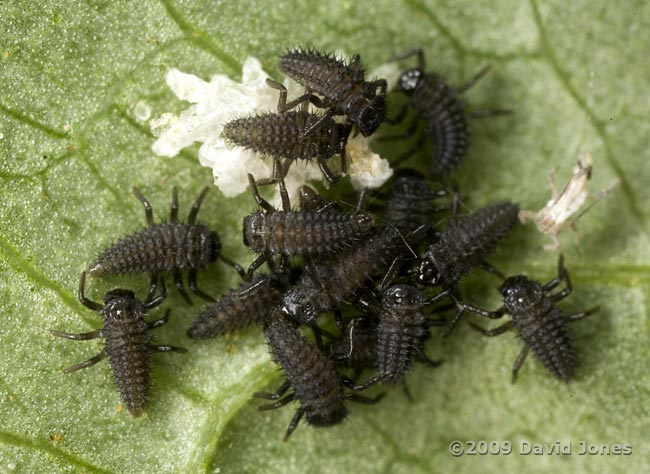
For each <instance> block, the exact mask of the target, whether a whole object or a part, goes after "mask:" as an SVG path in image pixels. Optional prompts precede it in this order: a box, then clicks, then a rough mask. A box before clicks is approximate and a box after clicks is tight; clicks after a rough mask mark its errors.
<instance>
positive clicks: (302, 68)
mask: <svg viewBox="0 0 650 474" xmlns="http://www.w3.org/2000/svg"><path fill="white" fill-rule="evenodd" d="M280 71H282V72H283V73H284V74H286V75H287V76H289V77H291V78H292V79H294V80H295V81H297V82H299V83H300V84H302V85H303V86H305V88H306V89H307V90H308V91H310V93H308V94H306V95H305V96H303V97H301V98H299V99H296V100H295V101H294V103H295V102H300V101H301V100H306V99H307V98H309V99H310V100H311V101H312V102H313V103H314V104H315V105H317V106H318V107H324V108H328V111H327V113H326V114H325V115H324V116H323V118H322V119H321V120H326V119H325V117H329V116H331V115H346V116H347V118H348V120H349V121H350V122H351V123H353V124H355V125H356V126H357V127H358V129H359V131H360V132H361V134H362V135H363V136H364V137H367V136H369V135H372V134H373V133H374V132H375V130H377V128H378V127H379V125H380V124H381V123H382V122H383V120H384V118H385V117H386V99H385V96H386V87H387V85H386V81H385V80H384V79H377V80H375V81H372V82H366V81H365V72H364V70H363V68H362V67H361V58H360V57H359V55H358V54H355V55H354V56H353V57H352V59H351V60H350V62H349V63H348V64H346V63H345V61H343V60H342V59H339V58H337V57H336V56H334V55H330V54H325V53H322V52H319V51H315V50H309V49H307V50H305V49H302V48H296V49H294V50H292V51H288V52H287V53H285V54H284V55H283V56H282V57H281V58H280ZM311 92H315V93H316V94H320V95H321V96H322V97H323V98H324V101H323V102H321V101H320V100H318V99H317V98H316V97H314V96H312V95H311ZM317 127H318V125H312V126H311V127H310V129H309V130H307V132H306V133H311V132H312V131H314V130H315V129H316V128H317Z"/></svg>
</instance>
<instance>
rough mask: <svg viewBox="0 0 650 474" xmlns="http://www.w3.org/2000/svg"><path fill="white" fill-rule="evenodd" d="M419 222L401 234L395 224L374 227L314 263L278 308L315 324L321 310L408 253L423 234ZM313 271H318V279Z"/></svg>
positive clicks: (330, 307) (328, 308)
mask: <svg viewBox="0 0 650 474" xmlns="http://www.w3.org/2000/svg"><path fill="white" fill-rule="evenodd" d="M426 232H427V227H426V226H422V227H419V228H418V229H416V230H415V231H414V232H411V233H410V234H408V235H406V236H404V235H402V233H401V232H399V230H398V229H396V228H395V227H394V226H391V225H388V226H383V227H380V228H379V229H376V230H375V232H373V233H371V234H370V235H369V236H368V237H367V238H366V240H365V241H364V242H363V243H362V244H361V245H359V246H357V247H355V248H353V249H352V250H350V251H349V252H347V253H344V254H341V255H339V256H337V257H336V258H335V259H332V260H329V261H325V262H323V263H322V264H316V265H315V269H314V271H313V272H308V273H305V274H303V276H302V277H301V278H300V279H299V280H298V282H297V283H296V285H294V286H293V287H292V288H290V289H289V290H288V291H287V292H286V293H285V294H284V297H283V303H282V306H281V311H282V313H283V314H285V315H287V316H288V317H290V318H292V319H293V320H295V321H296V322H298V323H300V324H303V325H314V324H315V321H316V318H317V317H318V315H319V314H321V313H327V312H329V311H332V310H334V309H336V308H337V307H338V306H339V305H340V304H342V303H343V302H344V301H346V300H347V299H348V298H351V297H353V296H354V295H355V294H356V293H357V291H358V290H359V289H360V288H361V287H362V286H363V284H364V283H365V282H366V281H368V280H370V279H371V278H372V277H375V276H378V275H381V274H386V273H391V269H392V268H394V267H395V266H396V264H397V263H399V261H400V260H401V259H402V258H405V257H408V256H409V255H410V252H412V250H411V246H413V245H416V244H417V243H418V242H419V241H420V240H421V239H422V238H423V237H424V236H425V234H426ZM312 274H315V275H317V277H318V281H315V278H314V277H313V276H312Z"/></svg>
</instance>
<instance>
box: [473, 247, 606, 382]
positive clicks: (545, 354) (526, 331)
mask: <svg viewBox="0 0 650 474" xmlns="http://www.w3.org/2000/svg"><path fill="white" fill-rule="evenodd" d="M562 282H564V285H565V286H564V289H562V290H561V291H559V292H557V293H551V292H552V291H553V290H554V289H555V288H557V286H558V285H559V284H560V283H562ZM499 291H500V292H501V294H502V295H503V306H502V307H501V308H499V309H497V310H496V311H486V310H484V309H481V308H477V307H475V306H472V305H469V304H464V303H463V304H462V307H463V309H464V310H468V311H471V312H474V313H477V314H479V315H481V316H484V317H486V318H490V319H497V318H500V317H502V316H503V315H504V314H505V313H508V314H510V315H511V316H512V319H511V320H510V321H508V322H507V323H505V324H503V325H501V326H498V327H496V328H494V329H490V330H486V329H483V328H481V327H480V326H477V325H475V324H472V327H474V328H475V329H476V330H477V331H479V332H481V333H483V334H484V335H486V336H497V335H499V334H503V333H504V332H506V331H509V330H510V329H512V328H515V329H516V330H517V331H518V333H519V337H521V339H522V341H523V342H524V347H523V349H522V350H521V352H520V354H519V356H518V357H517V360H516V361H515V365H514V367H513V369H512V382H513V383H514V382H515V380H516V378H517V372H518V371H519V369H520V368H521V366H522V365H523V363H524V361H525V360H526V356H527V355H528V352H529V351H530V350H531V349H532V350H533V352H534V353H535V355H536V356H537V358H538V359H539V360H540V361H541V362H542V364H544V366H545V367H546V368H547V369H548V370H549V371H550V372H551V373H552V374H553V375H554V376H555V377H557V378H558V379H560V380H563V381H565V382H567V381H569V379H571V378H572V377H573V371H574V365H575V360H574V355H573V348H572V346H571V341H570V339H569V333H568V331H567V328H566V326H565V322H571V321H577V320H578V319H582V318H585V317H587V316H589V315H591V314H593V313H595V312H596V311H598V307H594V308H590V309H588V310H585V311H580V312H577V313H573V314H570V315H563V314H562V312H561V311H560V310H559V309H557V308H556V307H555V303H556V302H557V301H559V300H561V299H564V298H566V297H567V296H569V295H570V294H571V291H572V286H571V280H570V278H569V273H568V272H567V270H566V269H565V268H564V259H563V257H562V255H560V258H559V260H558V272H557V276H556V277H555V278H553V279H552V280H551V281H549V282H548V283H546V284H544V285H542V284H540V283H538V282H536V281H533V280H531V279H530V278H528V277H526V276H525V275H517V276H514V277H509V278H506V280H505V281H504V282H503V284H502V285H501V286H500V287H499Z"/></svg>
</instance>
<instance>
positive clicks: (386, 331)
mask: <svg viewBox="0 0 650 474" xmlns="http://www.w3.org/2000/svg"><path fill="white" fill-rule="evenodd" d="M411 56H415V57H416V58H417V62H418V64H417V67H415V68H412V69H407V70H405V71H404V72H403V73H402V74H401V76H400V79H399V83H398V87H397V91H396V94H400V93H401V94H404V95H405V96H406V98H407V101H406V103H405V105H404V107H403V109H402V110H400V111H397V112H396V113H395V114H394V115H393V117H392V118H391V117H390V114H388V113H387V112H389V110H388V108H387V101H386V93H387V84H386V81H385V80H383V79H377V80H372V81H366V79H365V73H364V69H363V68H362V67H361V61H360V58H359V56H358V55H355V56H354V57H353V58H352V59H351V60H350V61H349V62H346V61H344V60H342V59H339V58H337V57H335V56H333V55H330V54H324V53H322V52H319V51H314V50H304V49H300V48H298V49H295V50H291V51H289V52H287V53H286V54H284V55H283V56H282V57H281V60H280V66H279V68H280V70H281V71H282V72H283V73H284V74H286V75H287V76H289V77H291V78H292V79H294V80H296V81H297V82H299V83H300V84H302V85H303V86H304V87H305V93H304V94H303V95H302V96H300V97H298V98H296V99H294V100H291V101H290V102H287V91H286V89H285V88H284V87H283V86H282V85H280V84H279V83H278V82H275V81H271V80H269V81H268V84H269V86H270V87H272V88H274V89H277V90H278V94H279V99H278V106H277V111H275V112H268V113H263V114H258V115H255V116H250V117H242V118H238V119H236V120H233V121H231V122H229V123H228V124H227V125H226V126H225V127H224V131H223V133H224V136H225V137H226V139H227V140H229V141H231V142H232V143H233V144H235V145H238V146H242V147H245V148H248V149H251V150H253V151H256V152H259V153H260V154H261V155H264V156H268V157H270V158H271V159H272V160H273V163H274V166H273V173H272V175H271V176H268V177H263V178H261V179H257V178H256V177H254V176H252V175H250V174H249V175H248V180H249V186H250V191H251V194H252V196H253V199H254V201H255V202H256V204H257V205H258V206H259V209H258V210H257V211H255V212H253V213H251V214H249V215H247V216H244V218H243V241H244V244H245V245H246V246H248V247H249V248H250V249H251V250H253V251H254V252H255V253H256V254H257V258H255V259H254V261H253V262H252V263H251V264H250V266H249V267H248V269H246V270H245V269H244V268H242V267H241V266H240V265H238V264H237V263H235V262H233V261H231V260H230V259H228V258H226V257H224V256H223V255H221V252H220V250H221V245H220V241H219V237H218V236H217V233H216V232H214V231H213V230H211V229H209V228H208V227H207V226H205V225H202V224H197V223H196V217H197V213H198V211H199V208H200V206H201V203H202V201H203V199H204V197H205V195H206V192H207V188H206V189H204V190H203V191H202V192H201V194H200V196H199V198H198V199H197V200H196V202H195V203H194V205H193V206H192V208H191V211H190V213H189V217H188V219H187V223H182V222H179V220H178V196H177V192H176V189H174V191H173V199H172V206H171V218H170V222H169V223H160V224H154V222H153V212H152V207H151V205H150V204H149V202H148V201H147V200H146V199H145V198H144V197H143V196H142V194H141V193H140V192H139V191H138V190H137V189H134V194H135V196H136V197H137V198H138V199H139V200H140V202H141V203H142V205H143V206H144V208H145V214H146V220H147V227H145V228H144V229H143V230H141V231H140V232H137V233H134V234H132V235H130V236H128V237H125V238H123V239H122V240H120V241H119V242H117V243H116V244H115V245H113V246H111V247H109V248H107V249H106V250H104V252H103V253H101V254H100V255H99V256H98V257H97V258H96V259H95V261H94V262H93V263H91V265H90V266H89V268H88V270H87V273H88V274H89V275H91V276H93V277H100V276H104V275H117V274H123V273H130V272H148V273H150V274H151V287H150V290H149V294H148V295H147V297H146V299H145V300H144V302H140V301H139V300H138V299H137V298H136V297H135V295H134V294H133V292H131V291H129V290H124V289H116V290H113V291H110V292H108V293H107V294H106V295H105V297H104V303H103V304H100V303H96V302H93V301H90V300H88V299H87V298H86V297H85V296H84V285H85V277H86V272H84V273H82V274H81V281H80V285H79V299H80V301H81V302H82V303H83V304H84V305H86V306H87V307H89V308H90V309H92V310H94V311H100V312H101V313H102V315H103V318H104V327H103V328H102V329H100V330H96V331H91V332H88V333H83V334H71V333H64V332H60V331H52V334H54V335H56V336H62V337H67V338H69V339H73V340H85V339H91V338H97V337H103V338H104V339H105V348H104V349H103V350H102V352H101V353H99V354H98V355H96V356H94V357H92V358H91V359H89V360H87V361H85V362H82V363H80V364H77V365H74V366H72V367H70V368H69V369H66V372H73V371H75V370H78V369H81V368H85V367H88V366H90V365H93V364H95V363H96V362H98V361H100V360H102V359H103V358H104V357H106V356H108V358H109V362H110V364H111V367H112V370H113V374H114V377H115V380H116V383H117V386H118V388H119V390H120V393H121V395H122V399H123V401H124V403H125V404H126V406H127V408H128V409H129V411H130V412H131V413H132V414H133V415H134V416H139V415H141V414H142V413H143V411H144V408H145V404H146V402H147V399H148V396H149V394H148V389H149V367H150V361H149V359H150V355H151V353H152V352H168V351H176V352H182V351H184V349H181V348H177V347H174V346H167V345H162V346H158V345H154V344H152V343H151V337H150V336H149V334H148V331H149V330H150V329H153V328H156V327H159V326H161V325H163V324H164V323H165V322H166V321H167V319H168V317H169V310H168V311H167V312H166V313H165V315H164V317H163V318H162V319H159V320H155V321H151V322H149V321H147V320H145V315H146V313H147V312H148V311H149V310H151V309H153V308H155V307H156V306H158V305H159V304H161V303H162V301H163V299H164V298H165V296H166V287H165V279H164V275H165V274H172V275H173V279H174V282H175V285H176V287H177V289H178V291H179V292H180V293H181V295H182V296H183V297H184V298H185V300H187V302H188V303H190V304H191V299H190V296H189V294H188V293H187V292H186V291H185V289H184V285H183V273H184V272H186V271H187V272H188V273H189V287H190V290H191V291H192V292H193V293H194V294H196V295H197V296H199V297H201V298H203V299H205V300H207V301H209V304H208V305H206V306H205V307H204V308H203V309H202V310H201V312H200V314H199V315H198V317H197V318H196V319H195V320H194V321H193V322H192V323H191V325H190V327H189V329H188V330H187V336H188V337H189V338H191V339H201V340H206V339H213V338H219V337H222V336H224V335H225V334H228V333H231V332H234V331H239V330H242V329H245V328H248V327H251V326H261V327H262V328H263V332H264V336H265V338H266V341H267V343H268V346H269V350H270V353H271V355H272V357H273V359H274V360H275V362H276V363H277V364H278V365H279V367H280V368H281V369H282V371H283V374H284V377H285V381H284V382H283V383H282V384H281V386H280V387H279V389H278V390H277V391H275V392H273V393H266V392H260V393H256V394H255V395H254V396H255V397H257V398H263V399H267V400H271V401H272V402H271V403H269V404H266V405H262V406H260V409H261V410H267V409H272V408H278V407H281V406H284V405H286V404H287V403H289V402H293V401H296V402H298V404H299V408H298V410H297V412H296V414H295V416H294V417H293V419H292V421H291V423H290V425H289V428H288V429H287V431H286V434H285V437H284V439H285V440H286V439H287V438H288V437H289V436H290V435H291V433H292V432H293V431H294V429H295V428H296V427H297V426H298V424H299V422H300V420H301V419H302V418H303V417H304V418H305V419H306V420H307V422H308V423H309V424H311V425H312V426H330V425H335V424H337V423H340V422H342V421H343V420H344V419H345V417H346V416H347V415H348V408H347V405H346V402H347V401H353V402H359V403H365V404H374V403H376V402H378V401H379V400H380V399H381V398H382V396H383V392H381V391H380V392H379V393H376V394H375V395H374V396H368V395H362V394H361V393H360V392H362V391H364V390H366V389H369V388H370V387H372V386H376V385H380V386H400V387H402V388H403V389H404V390H405V392H406V393H407V395H408V393H409V392H408V388H407V384H406V380H407V375H408V373H409V371H410V369H411V367H412V366H413V364H415V363H418V362H419V363H422V364H424V365H426V366H429V367H437V366H438V365H439V364H440V362H441V361H440V360H434V359H431V358H430V357H429V356H428V355H427V354H426V351H425V348H426V344H427V341H428V340H429V339H430V338H431V334H432V328H433V327H436V326H444V329H443V330H442V333H443V335H445V336H446V335H449V334H450V333H451V331H452V330H453V328H454V327H455V326H456V325H457V324H458V323H459V321H460V319H461V316H462V315H463V314H464V313H467V312H470V313H474V314H476V315H479V316H482V317H485V318H488V319H496V318H501V317H502V316H504V315H505V314H509V315H510V316H511V319H510V320H509V321H508V322H507V323H505V324H503V325H501V326H499V327H497V328H495V329H490V330H486V329H483V328H482V327H480V326H477V325H475V324H474V323H472V327H473V328H475V329H476V330H477V331H479V332H481V333H483V334H485V335H488V336H495V335H497V334H501V333H503V332H505V331H507V330H510V329H512V328H514V329H516V330H517V331H518V332H519V335H520V338H521V340H522V341H523V350H522V352H521V354H520V355H519V357H518V358H517V360H516V362H515V365H514V368H513V372H512V378H513V381H514V379H515V377H516V375H517V372H518V370H519V369H520V367H521V365H522V364H523V362H524V359H525V357H526V355H527V353H528V352H529V350H532V351H533V352H534V353H535V355H536V356H537V357H538V359H539V360H540V361H541V362H542V363H543V364H544V366H545V367H546V368H548V370H549V371H550V372H551V373H552V374H553V375H554V376H556V377H557V378H559V379H561V380H564V381H566V380H569V379H570V378H571V377H572V375H573V372H574V356H573V350H572V346H571V343H570V338H569V334H568V332H567V329H566V326H565V322H566V321H574V320H577V319H581V318H583V317H585V316H588V315H590V314H592V313H593V312H595V311H596V308H592V309H589V310H586V311H581V312H577V313H574V314H571V315H568V316H567V315H564V314H563V313H562V312H561V311H560V310H559V309H558V308H557V307H556V302H558V301H559V300H561V299H563V298H564V297H566V296H568V295H569V294H570V293H571V290H572V286H571V280H570V278H569V274H568V272H567V270H566V268H565V267H564V260H563V258H562V256H560V257H559V262H558V271H557V277H556V278H554V279H552V280H551V281H549V282H548V283H546V284H541V283H538V282H536V281H534V280H531V279H530V278H528V277H526V276H524V275H517V276H512V277H508V278H505V277H504V276H503V275H502V274H501V272H499V271H498V270H497V269H495V268H494V267H492V266H491V265H490V264H489V263H488V262H487V261H486V258H487V257H488V256H489V255H490V253H492V252H493V251H494V250H495V249H496V248H497V246H498V245H499V243H500V242H501V241H502V240H503V239H505V238H506V237H507V235H508V233H509V232H510V231H511V229H512V228H513V227H515V226H516V225H518V223H519V216H520V214H521V212H522V211H520V209H519V206H518V205H517V204H514V203H511V202H500V203H493V204H491V205H487V206H485V207H482V208H479V209H478V210H476V211H474V212H471V213H469V214H465V215H460V213H459V211H458V207H459V206H458V203H459V195H458V192H457V191H454V192H453V193H452V192H451V191H449V189H450V188H451V187H453V186H450V183H451V182H452V178H451V176H452V174H453V173H454V172H455V170H456V168H457V167H458V165H459V164H460V163H461V162H462V159H463V156H464V155H465V153H466V150H467V146H468V127H467V118H468V117H469V116H479V117H485V116H491V115H501V114H506V113H508V112H509V111H507V110H501V109H486V110H475V111H474V112H473V113H472V114H469V113H467V112H466V110H465V103H464V102H463V101H462V100H461V99H460V94H462V93H463V92H464V91H466V90H467V89H469V88H470V87H471V86H472V85H474V84H475V83H476V81H477V80H478V79H480V78H481V77H482V76H484V74H485V73H486V72H487V71H488V68H484V69H482V70H481V71H480V72H479V73H478V74H476V75H475V76H474V77H473V78H472V79H470V80H469V81H467V82H466V83H465V84H463V85H461V86H458V87H452V86H449V85H448V84H447V83H446V82H445V80H444V79H443V78H442V77H441V76H439V75H438V74H436V73H433V72H426V70H425V64H424V55H423V52H422V50H420V49H414V50H411V51H407V52H405V53H402V54H398V55H396V56H394V57H393V58H391V59H392V60H395V61H398V60H399V61H401V60H404V59H407V58H409V57H411ZM310 103H311V104H313V105H314V106H315V107H316V108H317V109H319V110H320V113H317V112H310V111H307V108H306V106H307V105H308V104H310ZM409 111H410V113H411V114H412V115H414V116H415V117H416V118H417V120H415V121H414V122H413V123H415V124H416V125H417V124H419V125H420V131H419V133H420V138H419V139H417V140H416V141H415V143H414V144H413V145H409V146H408V147H407V151H406V152H404V153H403V155H402V156H397V157H395V159H394V160H392V161H393V164H394V166H395V168H396V172H395V175H394V177H393V179H392V180H391V181H390V182H389V183H388V184H387V185H386V186H385V187H384V188H383V189H379V190H377V191H372V192H371V191H369V190H363V191H362V192H360V193H359V194H358V195H357V196H352V195H350V194H346V193H345V192H344V191H338V189H339V186H341V185H340V184H335V183H336V182H337V181H339V178H341V176H343V175H345V171H346V156H345V144H346V141H347V138H348V136H349V135H350V133H361V134H362V135H364V136H370V135H373V134H374V133H375V132H376V131H377V129H378V128H379V126H380V125H381V124H382V123H385V122H387V123H388V125H387V126H392V125H394V124H396V123H399V122H400V121H402V119H403V118H404V117H405V116H406V115H408V114H409ZM411 128H413V129H411ZM415 130H416V128H415V127H408V130H407V131H406V132H405V133H402V134H399V135H384V136H383V137H382V138H383V139H393V140H396V139H407V138H409V137H410V136H411V135H413V134H415ZM425 140H428V141H429V142H430V143H431V145H432V154H431V156H430V158H429V160H428V161H427V162H425V163H418V167H419V169H414V168H412V167H404V166H402V162H403V161H405V160H407V159H411V161H414V160H413V159H412V157H413V155H414V154H415V153H416V152H417V151H418V150H419V148H420V147H421V146H422V144H423V142H424V141H425ZM333 156H339V157H340V159H341V166H340V167H339V168H340V170H341V174H340V175H336V174H335V173H334V172H333V171H332V169H331V168H330V166H329V161H328V160H330V159H331V158H332V157H333ZM296 160H305V161H312V160H315V161H317V163H318V165H319V167H320V169H321V170H322V172H323V175H324V176H325V178H326V179H327V180H329V181H330V182H331V183H332V184H331V186H330V189H329V192H328V193H327V196H330V197H329V198H328V197H326V196H325V193H323V194H321V193H319V192H317V191H316V190H314V189H313V188H311V187H309V186H306V185H305V186H303V187H302V188H301V189H300V193H299V200H300V202H299V203H298V204H297V205H296V206H294V205H292V203H291V202H290V199H289V194H288V192H287V189H286V185H285V182H284V177H285V175H286V173H287V170H288V169H289V167H290V166H292V164H293V163H294V162H295V161H296ZM266 185H274V186H277V187H278V189H279V192H280V196H281V201H282V206H281V208H280V209H276V208H275V207H274V206H272V205H271V204H270V203H268V202H267V201H266V200H265V199H264V198H263V197H262V196H261V194H260V192H259V187H261V186H266ZM332 196H333V197H332ZM351 202H352V203H355V204H352V205H350V204H348V203H351ZM217 259H221V260H222V261H223V262H224V263H226V264H228V265H230V266H231V267H233V268H234V269H235V270H236V271H237V273H238V274H239V275H240V278H241V283H240V285H239V286H238V287H236V288H233V289H232V290H230V291H229V292H228V293H227V294H225V295H222V296H221V297H219V298H218V299H215V298H214V297H213V296H211V295H210V294H208V293H206V292H205V291H203V290H201V289H200V288H199V287H198V284H197V272H198V270H200V269H202V268H205V267H206V266H208V265H209V264H210V263H212V262H214V261H216V260H217ZM264 266H266V267H267V270H264V268H263V267H264ZM475 269H484V270H487V271H489V272H490V273H492V274H494V275H495V276H496V277H497V278H499V279H501V280H502V283H501V285H500V287H499V291H500V292H501V294H502V295H503V306H502V307H500V308H498V309H496V310H494V311H489V310H486V309H483V308H480V307H477V306H475V305H473V304H471V303H469V302H468V301H467V300H466V299H465V298H464V296H463V295H462V292H463V291H462V288H461V286H460V284H461V281H462V280H463V278H464V277H465V276H467V275H468V274H469V273H470V272H472V271H474V270H475ZM561 285H562V288H560V286H561ZM157 293H159V294H158V296H156V294H157ZM362 377H363V379H362ZM409 396H410V395H409Z"/></svg>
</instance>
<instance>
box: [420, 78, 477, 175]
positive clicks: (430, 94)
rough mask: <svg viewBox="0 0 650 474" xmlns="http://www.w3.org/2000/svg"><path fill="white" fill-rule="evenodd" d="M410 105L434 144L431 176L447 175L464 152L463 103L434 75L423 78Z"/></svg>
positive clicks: (465, 119) (465, 126)
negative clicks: (418, 113)
mask: <svg viewBox="0 0 650 474" xmlns="http://www.w3.org/2000/svg"><path fill="white" fill-rule="evenodd" d="M411 103H412V104H413V106H414V107H415V108H416V109H418V110H419V112H420V116H421V118H422V122H423V123H424V128H425V129H426V131H427V134H428V135H429V138H430V139H431V142H432V144H433V163H432V168H433V172H434V173H436V174H439V175H447V174H449V173H450V172H451V171H453V170H454V169H455V168H456V167H457V166H458V165H459V164H460V162H461V161H462V159H463V157H464V156H465V153H466V151H467V118H466V116H465V109H464V106H463V103H462V102H461V101H460V100H459V99H458V97H457V96H456V93H455V92H454V90H453V89H451V88H450V87H449V86H447V85H446V84H445V82H444V80H443V79H442V77H440V76H439V75H438V74H435V73H429V74H427V75H425V76H424V78H423V79H422V81H421V82H420V84H418V86H417V88H416V90H415V93H414V95H413V96H412V97H411Z"/></svg>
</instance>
